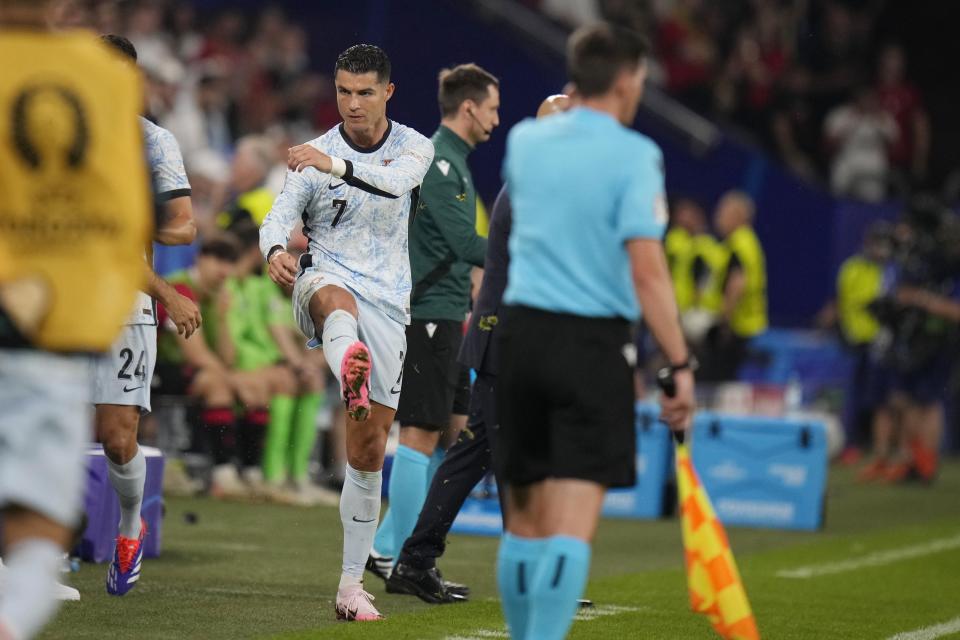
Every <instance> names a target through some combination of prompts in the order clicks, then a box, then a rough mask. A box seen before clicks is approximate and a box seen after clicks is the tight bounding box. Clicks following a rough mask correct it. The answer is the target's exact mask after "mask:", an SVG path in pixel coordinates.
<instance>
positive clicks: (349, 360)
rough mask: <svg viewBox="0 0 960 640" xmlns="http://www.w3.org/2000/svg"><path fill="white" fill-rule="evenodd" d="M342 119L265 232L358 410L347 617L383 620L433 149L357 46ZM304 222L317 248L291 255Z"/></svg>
mask: <svg viewBox="0 0 960 640" xmlns="http://www.w3.org/2000/svg"><path fill="white" fill-rule="evenodd" d="M334 81H335V83H336V89H337V106H338V107H339V110H340V115H341V117H342V118H343V123H342V124H340V126H338V127H336V128H334V129H331V130H330V131H328V132H327V133H326V134H324V135H323V136H321V137H319V138H317V139H316V140H312V141H310V142H308V143H307V144H302V145H299V146H296V147H293V148H291V149H290V151H289V156H288V166H289V168H290V171H288V172H287V179H286V183H285V185H284V188H283V192H282V193H281V194H280V195H279V196H278V197H277V200H276V202H274V204H273V208H272V209H271V210H270V213H269V214H267V217H266V219H265V220H264V223H263V226H262V227H261V228H260V248H261V250H262V251H263V254H264V257H265V258H266V260H267V262H268V264H269V273H270V277H271V278H272V279H273V280H274V281H275V282H277V283H278V284H280V285H281V286H284V287H288V288H289V287H291V286H292V287H293V302H294V315H295V316H296V319H297V323H298V325H299V326H300V329H301V331H303V333H304V335H306V336H307V338H309V340H310V342H309V343H308V344H309V345H310V346H312V347H317V346H320V345H322V346H323V352H324V355H325V356H326V360H327V362H328V363H329V365H330V368H331V369H332V370H333V373H334V375H336V376H337V377H338V379H339V380H340V383H341V388H342V392H343V399H344V401H345V402H346V405H347V437H346V440H347V473H346V481H345V483H344V487H343V494H342V496H341V498H340V519H341V521H342V523H343V530H344V531H343V533H344V542H343V570H342V573H341V577H340V587H339V590H338V592H337V601H336V613H337V617H338V618H340V619H344V620H358V621H368V620H378V619H380V618H381V617H382V616H381V615H380V613H379V612H378V611H377V609H376V608H375V607H374V606H373V603H372V601H373V596H371V595H370V594H369V593H367V592H366V591H364V589H363V571H364V565H365V563H366V561H367V557H368V556H369V554H370V547H371V545H372V544H373V536H374V534H375V533H376V530H377V521H378V520H379V516H380V485H381V480H382V468H383V456H384V449H385V448H386V442H387V434H388V433H389V431H390V425H391V424H392V423H393V417H394V414H395V413H396V408H397V401H398V400H399V397H400V386H401V382H402V373H403V357H404V353H405V352H406V336H405V333H404V330H405V326H406V325H407V324H408V323H409V322H410V309H409V304H410V289H411V280H410V258H409V255H408V248H407V228H408V224H409V218H410V216H411V215H413V214H414V213H415V212H416V208H417V202H418V191H419V187H420V184H421V182H422V181H423V177H424V175H425V174H426V173H427V169H428V168H429V167H430V163H431V162H432V161H433V144H432V143H431V142H430V140H429V139H427V138H426V137H424V136H423V135H421V134H419V133H417V132H416V131H414V130H413V129H410V128H409V127H405V126H403V125H401V124H398V123H396V122H393V121H391V120H389V119H388V118H387V117H386V105H387V101H388V100H389V99H390V97H391V96H392V95H393V90H394V86H393V84H392V83H391V82H390V60H389V59H388V58H387V56H386V54H385V53H384V52H383V50H381V49H380V48H379V47H375V46H372V45H365V44H360V45H355V46H353V47H350V48H349V49H347V50H346V51H344V52H343V53H342V54H340V57H339V58H338V59H337V63H336V66H335V77H334ZM301 219H302V220H303V223H304V233H305V234H306V236H307V238H308V239H309V251H308V253H306V254H304V256H302V257H301V260H300V264H299V265H298V264H297V261H296V260H295V259H294V258H293V256H291V255H290V254H289V253H287V251H286V247H287V241H288V239H289V236H290V231H291V230H292V229H293V227H294V225H295V224H296V223H297V221H299V220H301Z"/></svg>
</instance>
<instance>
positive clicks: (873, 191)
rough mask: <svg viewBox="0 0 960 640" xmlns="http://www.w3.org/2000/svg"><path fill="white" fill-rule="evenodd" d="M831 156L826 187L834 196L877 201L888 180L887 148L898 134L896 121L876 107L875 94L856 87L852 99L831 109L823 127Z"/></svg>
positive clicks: (888, 150)
mask: <svg viewBox="0 0 960 640" xmlns="http://www.w3.org/2000/svg"><path fill="white" fill-rule="evenodd" d="M824 133H825V135H826V140H827V145H828V147H829V149H830V150H831V151H832V153H833V157H832V160H831V167H830V186H831V187H832V189H833V191H834V193H835V194H837V195H839V196H846V197H850V198H857V199H859V200H865V201H868V202H878V201H880V200H882V199H883V198H885V197H886V195H887V188H888V184H889V180H890V159H889V154H890V147H891V146H892V145H893V144H894V143H896V141H897V137H898V135H899V131H898V127H897V122H896V120H894V118H893V116H891V115H890V114H889V113H888V112H886V111H884V110H883V109H882V108H881V106H880V101H879V99H878V96H877V93H876V91H874V90H873V88H871V87H866V86H863V87H860V88H859V89H858V90H857V91H856V92H855V93H854V99H853V100H851V101H850V102H847V103H845V104H842V105H840V106H839V107H836V108H835V109H833V110H832V111H831V112H830V113H829V114H828V115H827V120H826V123H825V125H824Z"/></svg>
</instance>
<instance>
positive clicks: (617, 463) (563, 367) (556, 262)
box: [496, 25, 693, 640]
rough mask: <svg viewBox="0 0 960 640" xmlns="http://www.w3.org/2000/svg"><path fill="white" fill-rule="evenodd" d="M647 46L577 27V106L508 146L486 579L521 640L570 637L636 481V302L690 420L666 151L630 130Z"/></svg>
mask: <svg viewBox="0 0 960 640" xmlns="http://www.w3.org/2000/svg"><path fill="white" fill-rule="evenodd" d="M647 50H648V47H647V44H646V42H645V41H644V39H643V38H642V37H641V36H639V35H638V34H636V33H634V32H632V31H628V30H625V29H622V28H619V27H615V26H611V25H596V26H591V27H585V28H582V29H580V30H578V31H577V32H575V33H574V34H573V35H572V36H571V38H570V40H569V42H568V48H567V67H568V71H569V74H570V79H571V81H572V82H573V84H574V86H575V91H576V93H577V94H578V98H579V99H580V104H579V106H577V107H575V108H573V109H572V110H570V111H568V112H567V113H563V114H559V115H556V116H552V117H550V118H546V119H544V120H539V121H536V122H531V121H526V122H523V123H521V124H519V125H517V126H516V127H514V129H513V130H512V131H511V132H510V135H509V136H508V139H507V153H506V159H505V162H504V177H505V178H506V182H507V184H508V185H509V189H510V200H511V204H512V206H513V229H512V231H511V237H510V269H509V278H508V285H507V290H506V292H505V293H504V302H505V305H507V306H505V308H504V311H503V313H502V314H501V317H500V324H501V325H502V326H501V327H500V331H501V334H500V348H501V354H500V373H499V377H498V379H497V402H498V405H499V411H500V425H501V426H500V432H499V441H500V447H499V448H498V455H497V457H496V458H497V459H496V465H497V469H498V472H499V476H500V479H501V481H503V482H504V483H506V484H507V486H508V489H507V516H506V532H505V533H504V536H503V540H502V542H501V545H500V552H499V558H498V571H497V581H498V584H499V589H500V595H501V600H502V604H503V610H504V614H505V616H506V619H507V624H508V626H509V627H510V635H511V637H513V638H518V639H520V640H524V639H531V640H532V639H534V638H535V639H536V640H558V639H560V638H563V637H564V636H566V633H567V631H568V630H569V628H570V624H571V622H572V620H573V615H574V612H575V611H576V607H577V599H578V598H579V597H580V595H581V593H582V592H583V589H584V586H585V584H586V581H587V574H588V571H589V568H590V542H591V540H592V539H593V535H594V533H595V531H596V526H597V520H598V518H599V515H600V508H601V505H602V503H603V497H604V493H605V492H606V489H607V487H624V486H632V485H633V484H634V482H635V480H636V468H635V464H636V463H635V445H636V435H635V431H634V409H633V404H634V392H633V381H632V373H633V372H632V366H631V365H632V364H633V363H631V362H629V361H628V355H627V354H628V353H629V350H628V347H627V345H629V344H630V323H631V322H632V321H635V320H637V318H638V317H639V312H640V309H639V308H638V306H637V299H638V298H639V301H640V303H641V304H642V305H643V308H644V309H645V311H646V322H647V325H648V326H649V328H650V330H651V332H652V334H653V336H654V337H655V338H656V339H657V341H658V342H659V344H660V346H661V349H662V350H663V352H664V354H665V356H666V357H667V358H668V360H669V362H670V363H671V368H672V371H673V372H675V375H676V382H677V393H676V396H675V397H674V398H663V399H662V400H661V417H662V419H663V420H664V421H665V422H666V423H667V424H668V425H669V426H670V427H671V428H672V429H674V430H678V431H679V430H683V429H685V428H687V426H688V425H689V423H690V419H691V414H692V411H693V375H692V372H691V370H690V360H689V353H688V352H687V346H686V344H685V343H684V340H683V335H682V333H681V330H680V326H679V322H678V318H677V304H676V301H675V299H674V294H673V286H672V284H671V281H670V273H669V271H668V269H667V264H666V259H665V257H664V253H663V247H662V245H661V238H662V237H663V232H664V228H665V226H666V222H667V207H666V201H665V194H664V184H663V156H662V154H661V152H660V149H659V148H658V147H657V146H656V145H655V144H654V143H653V142H651V141H650V140H649V139H648V138H646V137H644V136H642V135H640V134H638V133H636V132H634V131H631V130H630V129H628V128H627V127H628V126H629V125H630V123H632V122H633V119H634V117H635V115H636V112H637V107H638V105H639V103H640V98H641V95H642V93H643V82H644V79H645V77H646V70H647V68H646V63H645V56H646V54H647ZM584 176H589V179H586V180H585V179H584Z"/></svg>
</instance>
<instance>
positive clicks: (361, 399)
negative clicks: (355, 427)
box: [340, 340, 372, 422]
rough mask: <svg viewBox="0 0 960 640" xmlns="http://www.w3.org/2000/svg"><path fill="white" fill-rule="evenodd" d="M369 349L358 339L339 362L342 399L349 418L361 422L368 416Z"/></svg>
mask: <svg viewBox="0 0 960 640" xmlns="http://www.w3.org/2000/svg"><path fill="white" fill-rule="evenodd" d="M371 367H372V365H371V363H370V350H369V349H367V345H365V344H363V343H362V342H360V341H359V340H358V341H356V342H354V343H353V344H352V345H350V346H349V347H347V352H346V353H345V354H344V355H343V362H342V363H341V364H340V379H341V381H342V382H343V400H344V402H346V403H347V415H348V416H349V417H350V419H351V420H356V421H357V422H363V421H364V420H366V419H367V418H368V417H370V385H369V383H368V381H369V380H370V369H371Z"/></svg>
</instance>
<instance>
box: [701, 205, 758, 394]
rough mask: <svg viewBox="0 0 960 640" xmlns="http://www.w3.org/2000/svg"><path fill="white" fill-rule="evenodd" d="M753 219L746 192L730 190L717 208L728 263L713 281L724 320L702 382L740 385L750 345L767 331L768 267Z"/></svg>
mask: <svg viewBox="0 0 960 640" xmlns="http://www.w3.org/2000/svg"><path fill="white" fill-rule="evenodd" d="M754 216H755V206H754V203H753V199H751V198H750V196H748V195H747V194H746V193H743V192H742V191H728V192H727V193H726V194H724V195H723V197H722V198H721V199H720V202H719V203H718V204H717V211H716V214H715V216H714V228H715V229H716V231H717V234H718V235H719V236H720V238H722V240H723V246H724V248H725V249H726V250H727V259H726V261H725V264H723V265H722V267H721V269H720V270H719V273H718V275H717V278H716V280H715V281H714V282H715V283H716V286H717V287H718V289H717V294H719V295H720V297H721V299H722V303H721V308H720V315H719V317H720V321H719V323H718V324H717V325H715V326H714V327H713V328H712V329H711V330H710V331H709V332H708V334H707V338H706V343H705V347H704V362H703V367H702V368H701V373H700V379H701V380H705V381H712V382H718V381H728V380H735V379H736V377H737V373H738V371H739V369H740V365H741V364H742V363H743V361H744V359H745V358H746V356H747V343H748V341H749V340H750V339H751V338H753V337H755V336H757V335H759V334H761V333H763V332H764V331H766V330H767V265H766V257H765V256H764V253H763V247H762V246H761V245H760V240H759V239H758V238H757V234H756V233H755V232H754V230H753V221H754ZM715 295H716V294H715Z"/></svg>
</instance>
